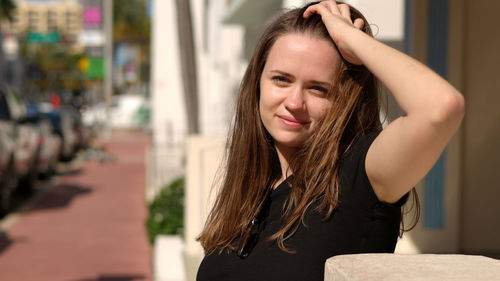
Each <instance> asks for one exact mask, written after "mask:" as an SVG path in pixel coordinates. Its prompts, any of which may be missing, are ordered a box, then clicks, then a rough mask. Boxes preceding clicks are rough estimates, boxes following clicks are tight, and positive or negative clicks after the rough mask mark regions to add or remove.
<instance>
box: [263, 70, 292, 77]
mask: <svg viewBox="0 0 500 281" xmlns="http://www.w3.org/2000/svg"><path fill="white" fill-rule="evenodd" d="M269 72H271V73H276V74H279V75H283V76H287V77H294V76H293V75H292V74H290V73H288V72H285V71H281V70H277V69H274V70H271V71H269Z"/></svg>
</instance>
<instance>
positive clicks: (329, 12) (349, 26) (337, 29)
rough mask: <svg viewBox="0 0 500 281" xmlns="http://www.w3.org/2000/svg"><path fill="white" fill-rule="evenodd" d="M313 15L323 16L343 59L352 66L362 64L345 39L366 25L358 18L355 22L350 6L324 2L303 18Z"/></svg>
mask: <svg viewBox="0 0 500 281" xmlns="http://www.w3.org/2000/svg"><path fill="white" fill-rule="evenodd" d="M313 14H318V15H320V16H321V19H322V20H323V23H324V24H325V26H326V29H327V30H328V33H329V34H330V37H331V38H332V39H333V42H335V44H336V45H337V48H338V49H339V51H340V53H341V55H342V57H343V58H344V59H345V60H347V61H348V62H350V63H352V64H357V65H360V64H362V62H361V60H360V59H359V58H358V57H357V56H356V55H355V54H354V52H353V51H352V50H351V48H350V47H349V45H348V44H347V43H346V40H345V38H346V36H349V33H352V32H356V31H360V30H361V29H362V28H363V26H364V24H365V23H364V21H363V20H362V19H360V18H357V19H355V20H354V22H353V21H352V20H351V11H350V8H349V6H348V5H347V4H337V3H336V2H335V1H334V0H327V1H322V2H320V3H318V4H315V5H311V6H310V7H308V8H307V9H306V11H305V12H304V15H303V16H304V18H308V17H310V16H311V15H313Z"/></svg>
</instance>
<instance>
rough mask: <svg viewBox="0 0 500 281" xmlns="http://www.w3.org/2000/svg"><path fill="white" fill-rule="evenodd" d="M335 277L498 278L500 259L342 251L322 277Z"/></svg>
mask: <svg viewBox="0 0 500 281" xmlns="http://www.w3.org/2000/svg"><path fill="white" fill-rule="evenodd" d="M334 280H335V281H361V280H384V281H400V280H405V281H413V280H419V281H427V280H439V281H441V280H464V281H465V280H467V281H469V280H476V281H483V280H488V281H490V280H500V260H496V259H492V258H487V257H484V256H468V255H432V254H421V255H398V254H357V255H341V256H335V257H332V258H329V259H328V260H327V261H326V264H325V281H334Z"/></svg>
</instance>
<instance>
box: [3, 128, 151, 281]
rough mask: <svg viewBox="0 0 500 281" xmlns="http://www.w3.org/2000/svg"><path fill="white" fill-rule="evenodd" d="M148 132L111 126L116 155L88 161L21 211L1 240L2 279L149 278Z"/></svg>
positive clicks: (95, 280) (104, 280)
mask: <svg viewBox="0 0 500 281" xmlns="http://www.w3.org/2000/svg"><path fill="white" fill-rule="evenodd" d="M148 144H149V138H148V137H147V136H145V135H144V134H140V133H115V134H113V139H112V140H111V141H110V142H109V143H108V144H107V145H106V150H107V152H108V153H111V154H112V155H114V156H115V157H116V162H112V163H103V164H100V163H97V162H94V161H88V162H86V163H84V164H83V166H82V167H81V169H79V170H78V171H75V172H74V173H71V174H69V175H66V176H64V177H63V178H62V179H61V180H60V181H59V183H58V184H57V185H56V186H54V188H53V189H52V190H51V191H50V192H48V193H47V194H45V196H44V197H43V199H41V200H40V201H39V202H38V203H37V204H36V205H35V208H34V209H33V210H31V211H29V212H28V213H26V214H24V215H23V216H22V217H21V219H20V220H19V221H18V222H17V223H16V224H15V225H14V227H12V228H11V229H10V230H9V231H8V233H6V236H5V237H4V238H3V247H1V246H0V280H2V281H11V280H12V281H19V280H21V281H24V280H30V281H31V280H34V281H38V280H40V281H43V280H47V281H49V280H50V281H59V280H61V281H133V280H151V272H152V270H151V247H150V245H149V243H148V241H147V238H146V230H145V228H144V220H145V217H146V215H147V209H146V207H145V204H144V184H145V167H144V151H145V148H146V146H147V145H148Z"/></svg>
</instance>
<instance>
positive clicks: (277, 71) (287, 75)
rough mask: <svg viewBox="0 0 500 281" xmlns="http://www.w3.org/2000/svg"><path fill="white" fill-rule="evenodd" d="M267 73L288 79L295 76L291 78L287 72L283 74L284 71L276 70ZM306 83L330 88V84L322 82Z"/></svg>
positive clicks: (312, 81)
mask: <svg viewBox="0 0 500 281" xmlns="http://www.w3.org/2000/svg"><path fill="white" fill-rule="evenodd" d="M269 72H271V73H274V74H279V75H283V76H285V77H289V78H295V76H293V75H292V74H290V73H288V72H285V71H282V70H278V69H272V70H270V71H269ZM308 83H310V84H314V85H318V86H321V87H325V88H330V87H332V84H331V83H329V82H324V81H318V80H310V81H308Z"/></svg>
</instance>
